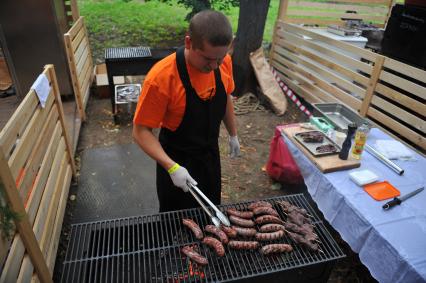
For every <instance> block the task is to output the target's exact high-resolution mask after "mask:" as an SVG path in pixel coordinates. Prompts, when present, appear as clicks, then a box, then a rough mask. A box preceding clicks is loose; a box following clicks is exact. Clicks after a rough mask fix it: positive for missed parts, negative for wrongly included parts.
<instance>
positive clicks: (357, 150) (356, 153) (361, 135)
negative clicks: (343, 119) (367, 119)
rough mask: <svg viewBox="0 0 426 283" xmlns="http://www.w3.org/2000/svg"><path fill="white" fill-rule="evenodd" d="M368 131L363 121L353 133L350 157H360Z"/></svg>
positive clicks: (368, 128)
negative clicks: (353, 139)
mask: <svg viewBox="0 0 426 283" xmlns="http://www.w3.org/2000/svg"><path fill="white" fill-rule="evenodd" d="M369 131H370V127H368V124H367V123H363V124H362V125H361V127H359V128H358V130H357V131H356V133H355V142H354V146H353V148H352V157H353V158H355V159H361V154H362V151H363V150H364V145H365V142H366V141H367V135H368V132H369Z"/></svg>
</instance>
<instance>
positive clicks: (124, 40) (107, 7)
mask: <svg viewBox="0 0 426 283" xmlns="http://www.w3.org/2000/svg"><path fill="white" fill-rule="evenodd" d="M78 5H79V10H80V14H81V15H82V16H84V17H85V23H86V26H87V29H88V31H89V36H90V43H91V45H92V49H93V55H94V57H95V58H96V59H97V61H98V62H99V61H102V58H103V50H104V49H105V48H107V47H118V46H140V45H144V46H151V47H170V46H179V45H181V44H183V37H184V35H185V32H186V28H187V26H188V23H187V22H186V21H185V16H186V14H187V13H188V12H189V11H188V10H187V9H185V8H184V7H182V6H179V5H177V4H176V3H174V4H172V5H168V4H165V3H161V2H159V1H157V0H152V1H148V2H143V1H136V0H133V1H130V2H125V1H123V0H106V1H101V0H79V1H78ZM278 5H279V0H271V4H270V8H269V11H268V17H267V21H266V25H265V32H264V41H266V42H270V41H271V39H272V30H273V26H274V23H275V20H276V18H277V13H278ZM223 12H224V13H225V14H226V15H227V16H228V17H229V19H230V21H231V24H232V28H233V30H234V33H236V31H237V25H238V14H239V7H232V8H231V9H230V10H229V11H223Z"/></svg>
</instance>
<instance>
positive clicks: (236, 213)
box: [226, 208, 253, 219]
mask: <svg viewBox="0 0 426 283" xmlns="http://www.w3.org/2000/svg"><path fill="white" fill-rule="evenodd" d="M226 212H228V214H229V215H234V216H237V217H240V218H245V219H251V218H252V217H253V212H251V211H240V210H236V209H235V208H228V209H227V210H226Z"/></svg>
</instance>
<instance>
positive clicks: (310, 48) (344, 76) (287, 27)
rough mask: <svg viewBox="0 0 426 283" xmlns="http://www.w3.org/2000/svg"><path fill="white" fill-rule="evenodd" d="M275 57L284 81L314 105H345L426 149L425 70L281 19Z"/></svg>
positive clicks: (277, 32)
mask: <svg viewBox="0 0 426 283" xmlns="http://www.w3.org/2000/svg"><path fill="white" fill-rule="evenodd" d="M270 59H271V64H272V66H273V67H274V68H275V69H276V70H277V72H278V75H279V77H280V78H281V79H282V80H283V81H284V82H285V83H286V84H287V85H288V86H289V87H290V88H291V89H292V90H293V91H295V92H296V93H297V94H299V95H300V96H302V97H303V98H304V99H305V100H307V101H308V102H309V103H320V102H338V103H344V104H346V105H347V106H349V107H351V108H352V109H354V110H356V111H358V112H359V113H360V114H361V115H362V116H364V117H367V118H369V119H371V120H372V121H374V122H376V123H377V125H379V126H381V127H382V128H383V129H385V130H387V131H388V132H390V133H391V134H393V135H394V136H396V137H398V138H400V139H402V140H404V141H406V142H407V143H409V144H411V145H414V146H416V147H417V148H418V149H420V150H421V151H425V150H426V138H425V133H426V122H425V113H426V106H425V101H426V88H425V86H426V85H425V82H426V72H425V71H424V70H420V69H417V68H414V67H412V66H409V65H407V64H404V63H401V62H398V61H396V60H393V59H390V58H387V57H384V56H382V55H379V54H377V53H373V52H371V51H369V50H366V49H362V48H359V47H356V46H353V45H350V44H348V43H345V42H341V41H338V40H334V39H331V38H329V37H326V36H323V35H320V34H317V33H315V32H314V29H308V28H304V27H300V26H296V25H294V24H288V23H284V22H282V21H278V22H277V24H276V27H275V31H274V37H273V45H272V50H271V54H270Z"/></svg>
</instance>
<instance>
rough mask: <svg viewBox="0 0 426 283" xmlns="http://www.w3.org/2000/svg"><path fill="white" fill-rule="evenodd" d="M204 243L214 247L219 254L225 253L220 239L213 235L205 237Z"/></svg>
mask: <svg viewBox="0 0 426 283" xmlns="http://www.w3.org/2000/svg"><path fill="white" fill-rule="evenodd" d="M203 244H206V245H207V246H209V247H211V248H213V249H214V251H215V252H216V254H217V255H218V256H224V255H225V248H224V247H223V245H222V243H221V242H220V241H219V240H218V239H216V238H213V237H204V239H203Z"/></svg>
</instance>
